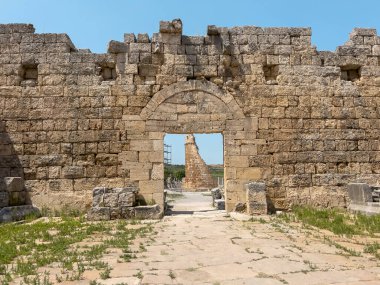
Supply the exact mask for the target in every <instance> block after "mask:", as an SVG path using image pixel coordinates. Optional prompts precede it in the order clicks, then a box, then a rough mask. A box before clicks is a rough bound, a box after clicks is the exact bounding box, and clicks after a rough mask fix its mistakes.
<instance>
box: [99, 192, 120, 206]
mask: <svg viewBox="0 0 380 285" xmlns="http://www.w3.org/2000/svg"><path fill="white" fill-rule="evenodd" d="M118 202H119V193H117V192H114V191H112V192H109V193H105V194H104V195H103V203H104V207H111V208H117V206H118Z"/></svg>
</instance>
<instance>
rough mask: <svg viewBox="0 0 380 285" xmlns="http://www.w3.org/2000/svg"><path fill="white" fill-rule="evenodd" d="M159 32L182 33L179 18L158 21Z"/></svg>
mask: <svg viewBox="0 0 380 285" xmlns="http://www.w3.org/2000/svg"><path fill="white" fill-rule="evenodd" d="M160 33H174V34H182V21H181V19H174V20H173V21H160Z"/></svg>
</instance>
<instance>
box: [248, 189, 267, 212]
mask: <svg viewBox="0 0 380 285" xmlns="http://www.w3.org/2000/svg"><path fill="white" fill-rule="evenodd" d="M245 188H246V194H247V206H248V207H247V212H248V214H250V215H262V214H264V215H265V214H267V213H268V206H267V198H266V186H265V183H262V182H251V183H248V184H246V186H245Z"/></svg>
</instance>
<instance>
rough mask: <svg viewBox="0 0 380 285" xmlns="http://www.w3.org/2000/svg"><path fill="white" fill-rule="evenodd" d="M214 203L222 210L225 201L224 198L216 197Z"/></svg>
mask: <svg viewBox="0 0 380 285" xmlns="http://www.w3.org/2000/svg"><path fill="white" fill-rule="evenodd" d="M214 203H215V207H216V208H217V209H218V210H224V209H225V207H226V203H225V201H224V199H216V200H215V202H214Z"/></svg>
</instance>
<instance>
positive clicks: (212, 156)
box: [164, 134, 223, 164]
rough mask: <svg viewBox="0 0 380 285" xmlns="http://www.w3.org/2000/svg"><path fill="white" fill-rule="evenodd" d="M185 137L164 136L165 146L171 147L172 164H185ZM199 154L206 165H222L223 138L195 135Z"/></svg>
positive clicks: (213, 135)
mask: <svg viewBox="0 0 380 285" xmlns="http://www.w3.org/2000/svg"><path fill="white" fill-rule="evenodd" d="M185 136H186V135H177V134H175V135H174V134H166V135H165V139H164V142H165V144H168V145H171V146H172V164H184V163H185ZM195 142H196V143H197V145H198V149H199V154H200V155H201V157H202V158H203V159H204V161H205V162H206V163H207V164H223V136H222V135H221V134H195Z"/></svg>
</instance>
